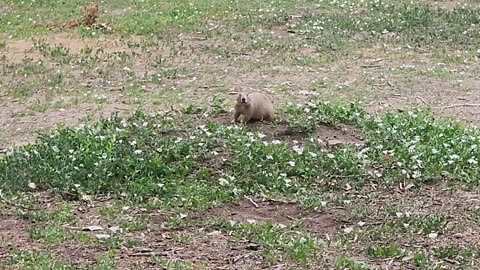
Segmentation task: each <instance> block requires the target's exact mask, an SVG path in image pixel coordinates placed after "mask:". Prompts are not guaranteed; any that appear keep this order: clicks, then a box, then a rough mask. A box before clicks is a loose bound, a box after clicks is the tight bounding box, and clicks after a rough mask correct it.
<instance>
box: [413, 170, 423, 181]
mask: <svg viewBox="0 0 480 270" xmlns="http://www.w3.org/2000/svg"><path fill="white" fill-rule="evenodd" d="M420 176H422V173H421V172H420V171H414V172H413V174H412V178H413V179H416V178H419V177H420Z"/></svg>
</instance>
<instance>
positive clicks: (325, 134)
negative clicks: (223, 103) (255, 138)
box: [213, 116, 365, 146]
mask: <svg viewBox="0 0 480 270" xmlns="http://www.w3.org/2000/svg"><path fill="white" fill-rule="evenodd" d="M213 119H214V120H215V121H218V122H219V123H221V124H223V125H231V124H232V123H231V120H232V118H231V116H218V117H214V118H213ZM248 127H250V128H253V129H259V130H261V131H262V132H263V133H264V134H265V135H267V137H269V138H275V139H278V140H282V141H288V142H292V141H298V142H303V141H305V140H306V139H308V138H310V135H309V134H307V133H304V132H292V131H291V130H289V125H288V122H287V121H281V122H279V123H276V124H271V123H266V122H260V121H257V122H252V123H248ZM315 135H316V136H315V137H316V138H317V139H319V140H321V141H322V142H323V143H324V144H325V145H326V146H338V145H345V144H349V145H355V146H362V145H364V143H365V139H364V137H363V133H362V131H361V130H360V129H358V128H357V127H354V126H351V125H344V126H342V127H335V126H327V125H320V126H318V127H317V129H316V131H315Z"/></svg>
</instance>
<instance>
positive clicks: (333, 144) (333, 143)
mask: <svg viewBox="0 0 480 270" xmlns="http://www.w3.org/2000/svg"><path fill="white" fill-rule="evenodd" d="M342 144H343V141H341V140H328V142H327V145H328V146H337V145H342Z"/></svg>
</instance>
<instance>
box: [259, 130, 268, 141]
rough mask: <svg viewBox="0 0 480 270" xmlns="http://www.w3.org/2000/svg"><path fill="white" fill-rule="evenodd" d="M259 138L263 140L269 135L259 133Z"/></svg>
mask: <svg viewBox="0 0 480 270" xmlns="http://www.w3.org/2000/svg"><path fill="white" fill-rule="evenodd" d="M258 137H259V138H260V139H263V138H265V137H267V135H265V134H263V133H260V132H259V133H258Z"/></svg>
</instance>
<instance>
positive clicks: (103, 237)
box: [95, 234, 110, 239]
mask: <svg viewBox="0 0 480 270" xmlns="http://www.w3.org/2000/svg"><path fill="white" fill-rule="evenodd" d="M95 237H97V239H108V238H110V235H108V234H97V235H95Z"/></svg>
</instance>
